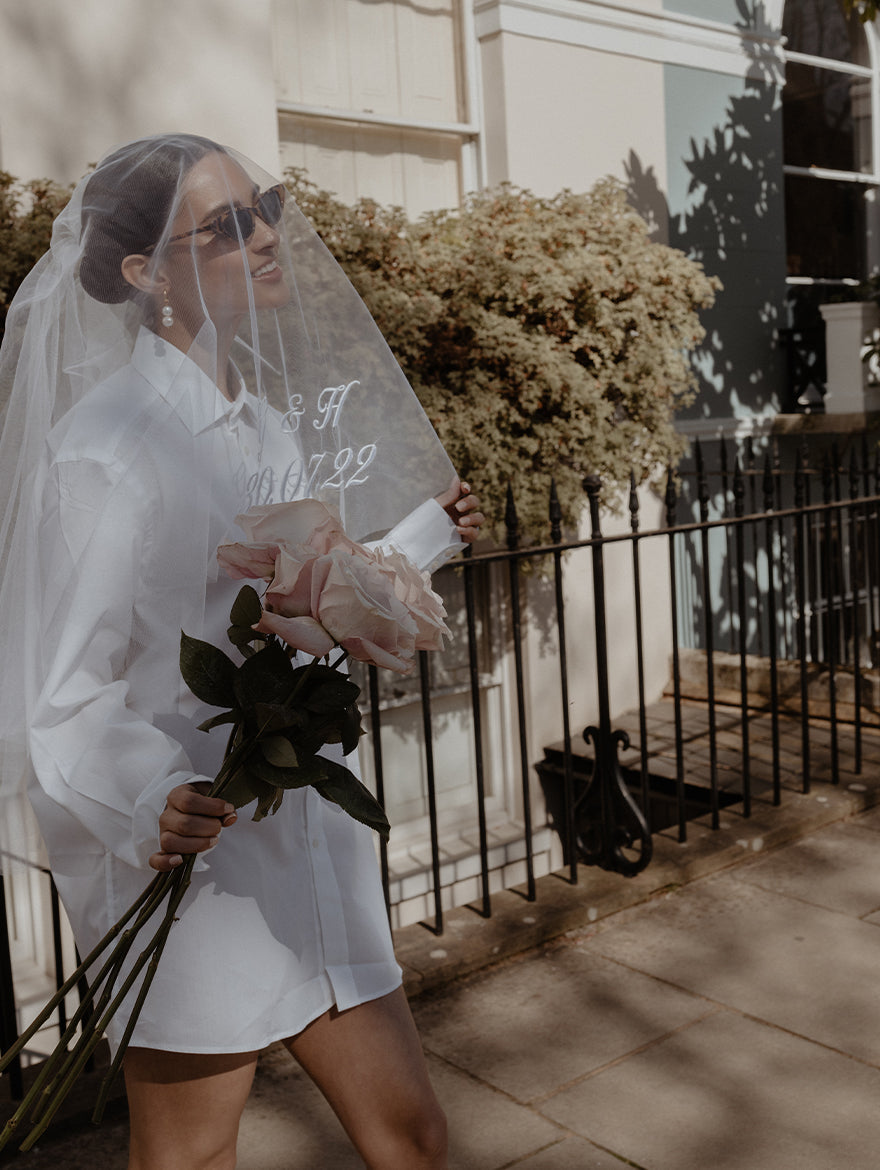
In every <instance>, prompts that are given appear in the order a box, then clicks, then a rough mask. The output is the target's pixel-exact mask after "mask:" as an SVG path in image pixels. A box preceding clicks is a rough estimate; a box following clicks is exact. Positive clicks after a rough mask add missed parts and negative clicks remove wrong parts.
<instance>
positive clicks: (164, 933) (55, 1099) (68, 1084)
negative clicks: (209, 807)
mask: <svg viewBox="0 0 880 1170" xmlns="http://www.w3.org/2000/svg"><path fill="white" fill-rule="evenodd" d="M190 856H194V855H190ZM191 868H192V867H191V866H190V867H189V869H190V871H191ZM179 872H180V871H179V870H178V871H176V872H175V876H177V873H179ZM188 884H189V883H188V881H187V882H183V881H182V880H181V881H179V882H178V884H177V888H175V890H174V892H173V893H172V896H171V900H170V901H169V904H168V907H167V909H166V911H165V915H164V917H163V919H162V922H161V924H160V926H159V928H158V930H157V931H156V933H155V934H154V935H153V937H152V938H151V939H150V942H149V943H148V944H147V946H146V947H145V948H144V949H143V950H142V951H141V953H140V954H139V955H138V957H137V960H136V961H135V963H134V966H133V967H132V969H131V971H129V973H128V975H127V976H126V978H125V980H124V982H123V984H122V986H121V987H120V989H119V990H118V991H117V992H116V995H115V996H114V997H113V999H112V1000H111V1002H110V1003H109V1005H107V1006H106V1007H105V1010H104V1013H103V1015H102V1016H101V1018H100V1020H98V1022H97V1024H95V1025H94V1028H93V1029H92V1033H91V1035H90V1036H89V1037H88V1039H87V1041H85V1038H84V1037H80V1041H79V1043H78V1044H77V1045H76V1048H75V1049H74V1052H73V1053H72V1054H71V1055H72V1056H73V1057H74V1059H73V1060H69V1061H67V1062H66V1063H65V1070H66V1071H65V1073H64V1079H63V1081H62V1082H61V1084H60V1085H58V1086H57V1088H54V1089H53V1090H52V1096H51V1100H50V1101H48V1102H47V1104H46V1106H45V1107H44V1108H42V1109H41V1110H40V1113H39V1117H40V1120H39V1123H38V1124H37V1125H36V1126H35V1127H34V1129H32V1130H31V1132H30V1133H29V1134H28V1136H27V1138H26V1139H25V1141H24V1142H22V1145H21V1149H22V1151H23V1152H24V1151H27V1150H29V1149H31V1147H32V1146H33V1145H34V1143H35V1142H37V1141H38V1140H39V1138H40V1137H41V1136H42V1134H43V1133H45V1131H46V1129H47V1128H48V1126H49V1123H50V1122H51V1120H52V1118H53V1117H54V1116H55V1114H56V1113H57V1111H58V1109H59V1107H60V1105H61V1103H62V1101H63V1100H64V1099H65V1097H66V1096H67V1094H68V1093H69V1092H70V1090H71V1089H72V1088H73V1086H74V1085H75V1084H76V1081H77V1078H78V1077H79V1075H80V1073H81V1072H82V1070H83V1068H84V1067H85V1065H86V1062H87V1061H88V1060H89V1058H90V1057H91V1055H92V1053H93V1052H94V1050H95V1048H96V1047H97V1046H98V1044H99V1043H100V1040H101V1037H102V1036H103V1034H104V1031H105V1029H106V1027H107V1024H108V1023H109V1022H110V1020H111V1019H112V1018H113V1016H114V1015H115V1014H116V1012H117V1011H118V1010H119V1007H120V1005H121V1003H122V1001H123V1000H124V999H125V997H126V996H127V995H128V993H129V991H130V990H131V988H132V987H133V986H134V983H135V981H136V980H137V978H138V976H139V975H140V973H141V971H142V970H143V969H144V967H145V966H146V964H147V963H148V961H149V960H150V958H151V956H152V955H153V953H154V952H155V951H157V950H158V951H159V952H160V953H161V950H162V947H164V945H165V940H166V939H167V937H168V933H169V931H170V929H171V927H172V925H173V923H174V920H175V914H176V912H177V908H178V906H179V905H180V901H181V899H182V898H183V895H184V893H185V892H186V888H187V885H188ZM84 1041H85V1042H84Z"/></svg>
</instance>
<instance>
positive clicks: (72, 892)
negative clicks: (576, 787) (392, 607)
mask: <svg viewBox="0 0 880 1170" xmlns="http://www.w3.org/2000/svg"><path fill="white" fill-rule="evenodd" d="M256 405H257V404H256V401H255V400H254V399H253V398H252V397H251V396H250V395H249V394H248V393H247V392H245V391H244V390H242V391H241V392H240V393H239V395H238V396H237V398H236V400H235V402H230V401H228V400H227V399H226V398H224V397H223V396H222V395H221V394H220V393H219V391H218V390H217V388H216V387H215V386H214V385H213V383H212V382H210V381H209V379H207V378H206V377H205V375H204V374H203V373H202V372H201V371H200V370H199V369H198V367H197V366H196V365H195V364H194V363H193V362H191V361H190V359H189V358H187V357H186V356H185V355H184V354H182V353H181V352H180V351H178V350H176V349H174V348H173V347H171V346H169V345H167V344H166V343H164V342H162V341H161V340H160V339H158V338H157V337H156V336H155V335H154V334H152V333H149V332H147V331H142V332H141V334H140V336H139V338H138V340H137V343H136V345H135V348H134V351H133V355H132V360H131V363H130V365H128V366H126V367H124V368H123V369H122V370H121V371H120V372H119V373H118V374H117V375H115V376H114V377H113V378H111V379H109V380H108V381H107V382H105V383H103V384H102V385H99V386H97V387H96V388H95V389H94V390H93V391H92V392H91V393H90V394H89V395H87V396H86V398H84V399H83V400H82V402H81V403H80V404H79V405H78V406H77V407H76V408H74V409H73V410H72V411H70V412H69V413H68V415H67V417H66V418H65V419H64V420H63V421H62V424H60V426H59V427H58V428H56V431H55V432H53V434H52V435H51V436H50V440H49V445H50V457H49V460H48V464H47V471H46V476H45V490H44V492H43V512H42V523H41V529H40V549H41V576H42V579H43V581H44V586H43V590H42V593H43V596H42V606H43V615H44V621H45V625H46V629H47V630H50V631H51V630H57V634H52V636H51V637H48V638H47V639H46V643H47V650H46V651H45V652H44V656H43V657H44V661H43V662H42V663H40V664H39V666H38V670H39V672H40V674H41V679H42V685H41V689H40V693H39V698H38V700H37V703H36V709H35V711H34V715H33V718H32V720H31V726H30V751H31V760H32V765H33V772H34V779H33V782H32V786H31V791H30V796H31V803H32V804H33V806H34V810H35V812H36V814H37V818H38V821H39V823H40V828H41V831H42V834H43V837H44V840H45V842H46V846H47V849H48V852H49V857H50V864H51V868H52V872H53V875H54V878H55V882H56V884H57V887H58V890H59V893H60V895H61V898H62V901H63V902H64V905H65V908H66V910H67V912H68V916H69V918H70V921H71V924H72V927H73V930H74V935H75V937H76V940H77V945H78V947H79V950H80V953H81V954H83V955H85V954H87V953H88V952H89V951H90V950H91V949H92V947H93V946H94V944H95V943H96V942H97V940H98V939H99V938H100V937H101V936H102V935H103V934H104V933H105V932H106V931H107V929H108V928H109V927H110V926H111V925H112V924H113V923H114V922H115V921H116V920H117V919H118V918H119V917H120V915H121V914H122V912H123V911H124V910H125V909H126V908H127V907H128V906H129V904H130V903H131V902H132V901H133V900H134V899H135V898H136V897H137V896H138V894H140V892H141V891H142V890H143V889H144V887H145V886H146V885H147V883H148V882H149V881H150V880H151V878H152V877H153V876H155V875H154V871H152V870H151V869H150V868H149V867H148V865H147V858H148V857H149V855H150V854H151V853H153V852H155V850H156V849H157V848H158V817H159V814H160V813H161V811H162V809H163V808H164V806H165V799H166V796H167V793H168V792H169V791H170V790H171V789H172V788H173V787H175V786H176V785H178V784H182V783H185V782H188V781H192V780H199V779H213V777H214V775H215V774H216V772H217V770H218V768H219V766H220V763H221V761H222V757H223V751H224V748H225V739H226V732H227V731H228V729H224V728H223V727H220V728H218V729H216V730H215V731H213V732H211V733H210V734H206V733H204V732H200V731H198V730H197V729H196V725H197V724H198V723H200V722H202V721H203V720H204V719H206V718H208V717H210V716H211V715H213V714H216V713H217V711H216V709H214V708H208V707H206V706H204V705H203V704H201V703H200V702H199V701H198V700H196V699H195V698H194V697H193V696H192V695H191V694H190V693H189V692H188V690H187V688H186V686H185V684H184V683H183V681H182V679H181V678H180V674H179V668H178V665H177V654H178V648H179V638H180V629H181V627H183V628H184V629H186V631H187V633H192V634H194V635H195V636H199V637H202V638H204V639H205V640H207V641H210V642H212V643H213V644H214V645H216V646H219V647H221V648H222V649H224V650H225V651H226V652H227V653H229V654H230V655H231V656H233V657H234V656H235V651H234V650H232V648H231V647H230V646H229V643H228V642H227V640H226V633H225V631H226V627H227V625H228V624H229V610H230V606H231V604H232V601H233V600H234V598H235V596H236V594H237V592H238V590H239V588H240V587H241V585H242V582H239V581H231V580H229V579H227V578H226V577H224V576H221V575H220V574H219V573H218V570H217V567H216V559H215V551H216V547H217V545H218V544H220V543H222V542H223V541H226V540H230V539H232V540H234V539H237V538H240V534H239V533H238V530H237V529H236V528H235V527H234V524H233V517H234V515H235V514H236V512H237V511H239V510H240V503H241V488H242V476H243V475H244V476H245V479H247V477H248V476H249V475H250V474H251V470H252V469H251V467H250V465H249V462H248V461H249V459H251V458H254V459H255V458H256V453H257V451H258V449H260V448H262V453H263V456H262V458H263V463H262V476H261V488H260V491H261V498H260V500H259V502H261V503H264V502H271V499H272V484H276V485H277V484H280V483H281V482H282V479H283V477H284V473H285V468H286V466H287V465H288V464H289V461H290V452H291V442H292V439H291V436H290V435H289V434H286V433H284V431H283V429H282V428H280V427H279V428H277V433H276V434H269V435H267V434H266V433H265V430H264V429H263V430H261V429H260V424H259V421H258V411H257V409H256ZM277 417H278V416H274V415H273V416H272V418H273V419H276V418H277ZM267 453H268V456H269V467H270V468H271V467H272V464H273V460H274V464H275V465H274V469H273V471H272V473H271V474H270V476H269V479H268V481H267V479H266V471H265V469H266V466H267V464H266V459H267ZM193 457H195V459H196V461H197V462H198V463H200V465H201V466H203V468H204V475H203V476H202V477H200V476H199V475H198V474H196V476H195V477H194V476H193V475H191V474H187V475H185V476H180V475H179V474H177V475H176V474H175V468H179V465H180V460H181V459H184V458H186V459H189V460H191V459H192V458H193ZM194 482H195V483H202V484H203V485H205V491H204V492H200V491H198V490H196V491H194V490H193V483H194ZM267 482H268V483H269V487H268V489H267V487H266V485H267ZM208 485H209V487H210V491H209V492H208ZM382 543H383V544H388V545H393V546H394V547H396V548H398V549H399V550H400V551H401V552H403V553H405V554H406V555H407V556H409V558H410V559H411V560H412V561H414V562H415V563H416V564H418V565H419V566H420V567H423V568H428V567H433V566H434V565H436V564H437V563H439V562H441V561H442V560H444V559H445V558H446V556H447V555H449V553H450V552H451V551H454V550H455V549H456V548H458V547H460V542H459V540H458V537H457V534H456V532H455V528H454V525H453V524H452V522H451V521H450V520H449V518H448V517H447V515H446V513H445V512H444V511H443V509H442V508H441V507H440V506H439V505H438V504H437V503H436V501H433V500H430V501H427V502H425V503H423V504H422V505H421V506H420V507H418V508H417V509H416V510H415V512H414V513H412V514H411V515H410V516H409V517H407V519H406V520H404V521H403V522H402V523H401V524H400V525H398V526H397V528H395V529H394V530H393V531H392V533H390V534H389V535H388V537H386V538H384V539H383V541H382ZM71 565H75V566H76V569H75V581H73V583H71ZM199 581H201V582H205V584H203V585H200V584H199ZM194 596H197V597H198V599H199V604H198V605H195V606H193V604H192V600H191V599H192V598H193V597H194ZM62 598H63V601H62ZM202 606H203V608H202ZM334 750H337V751H338V749H333V748H328V749H326V751H327V752H328V754H330V753H332V752H333V751H334ZM336 758H339V759H341V756H339V755H337V756H336ZM346 763H347V765H348V766H349V767H350V768H351V769H352V770H353V771H354V772H355V773H356V774H357V760H356V757H355V756H354V755H353V756H350V757H348V758H347V760H346ZM253 807H254V806H249V807H246V808H244V809H242V810H240V812H239V819H238V822H237V823H236V824H235V825H234V826H231V827H230V828H228V829H225V830H223V832H222V834H221V836H220V840H219V842H218V844H217V846H215V847H214V848H213V849H212V850H210V851H209V852H208V853H206V854H202V855H200V858H199V860H198V861H197V863H196V866H195V869H194V872H193V878H192V885H191V887H190V889H189V891H188V892H187V894H186V897H185V900H184V902H183V905H182V909H181V912H180V914H179V921H177V922H176V923H175V925H174V926H173V928H172V930H171V935H170V938H169V940H168V943H167V946H166V948H165V951H164V954H163V956H162V959H161V962H160V964H159V967H158V972H157V975H156V978H155V980H154V983H153V986H152V988H151V990H150V993H149V995H148V997H147V1000H146V1003H145V1005H144V1007H143V1009H142V1011H141V1014H140V1017H139V1019H138V1022H137V1025H136V1027H135V1030H134V1033H133V1036H132V1038H131V1043H132V1044H133V1045H138V1046H144V1047H150V1048H159V1049H165V1050H169V1051H179V1052H205V1053H218V1052H248V1051H254V1050H258V1049H260V1048H263V1047H265V1046H266V1045H267V1044H269V1043H271V1042H272V1041H274V1040H277V1039H281V1038H284V1037H288V1036H292V1035H295V1034H296V1033H297V1032H299V1031H301V1030H302V1029H303V1028H305V1027H306V1025H307V1024H308V1023H309V1022H310V1021H311V1020H313V1019H315V1018H316V1017H317V1016H319V1015H321V1014H322V1013H323V1012H325V1011H326V1010H327V1009H328V1008H330V1007H331V1006H333V1005H334V1004H335V1005H336V1006H337V1007H338V1008H339V1009H340V1010H345V1009H347V1008H350V1007H352V1006H354V1005H355V1004H358V1003H361V1002H364V1001H366V1000H370V999H373V998H376V997H378V996H381V995H384V994H386V993H387V992H390V991H392V990H393V989H394V988H396V987H397V986H398V985H399V983H400V969H399V967H398V966H397V963H396V962H395V959H394V954H393V950H392V944H391V937H390V931H389V928H388V922H387V917H386V912H385V907H384V902H383V896H382V888H381V882H380V879H379V873H378V866H377V862H376V850H375V843H374V836H373V834H372V832H371V831H370V830H369V829H367V828H365V827H364V826H362V825H360V824H357V823H356V822H355V821H353V820H352V819H351V818H350V817H349V816H348V815H347V814H346V813H344V812H343V811H342V810H341V809H339V808H338V807H337V806H336V805H334V804H331V803H329V802H328V801H326V800H324V799H323V798H322V797H321V796H319V795H318V794H317V792H315V790H314V789H313V788H304V789H295V790H292V791H288V792H287V793H285V796H284V800H283V803H282V806H281V808H280V810H279V812H278V813H276V814H275V815H274V816H270V817H267V818H266V819H264V820H263V821H261V822H259V823H256V824H255V823H254V822H253V821H252V820H251V819H250V817H251V815H252V811H253ZM158 921H159V918H158V917H156V918H155V919H154V920H153V922H154V926H153V929H155V925H158ZM151 933H152V931H151V930H150V928H149V927H148V928H147V931H145V932H144V935H143V938H144V939H146V938H148V937H149V934H151ZM137 950H138V948H137V947H136V948H135V952H134V954H136V953H137ZM134 954H133V955H132V959H133V957H134ZM130 961H131V960H129V963H130ZM126 969H127V967H126ZM132 998H133V993H132V995H130V996H129V998H128V1000H127V1001H126V1003H125V1004H123V1007H122V1010H121V1011H120V1012H119V1013H118V1014H117V1016H116V1017H115V1019H114V1021H113V1022H112V1023H111V1026H110V1028H109V1029H108V1038H109V1040H110V1043H111V1047H114V1048H115V1047H116V1045H117V1044H118V1042H119V1040H120V1038H121V1035H122V1031H123V1029H124V1026H125V1023H126V1021H127V1018H128V1010H127V1008H128V1007H129V1005H130V1003H131V1000H132Z"/></svg>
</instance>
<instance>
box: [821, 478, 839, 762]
mask: <svg viewBox="0 0 880 1170" xmlns="http://www.w3.org/2000/svg"><path fill="white" fill-rule="evenodd" d="M833 499H834V483H833V478H832V469H831V464H830V461H829V460H828V459H827V458H826V460H825V463H824V464H823V467H822V500H823V502H824V504H825V508H824V509H823V516H822V530H823V533H824V539H825V547H824V556H823V557H822V573H823V578H824V586H825V589H824V596H825V598H826V599H827V600H826V605H825V629H826V632H827V642H826V646H825V661H826V664H827V666H828V709H829V715H830V717H831V782H832V783H833V784H839V783H840V771H839V763H840V756H839V750H838V748H839V745H838V737H837V610H836V609H835V608H834V606H833V605H832V598H833V597H834V596H836V595H838V593H837V585H838V582H837V579H836V578H837V558H836V557H835V556H834V555H833V550H834V548H835V544H834V531H835V523H834V521H835V519H836V510H835V509H833V508H832V507H831V504H832V502H833Z"/></svg>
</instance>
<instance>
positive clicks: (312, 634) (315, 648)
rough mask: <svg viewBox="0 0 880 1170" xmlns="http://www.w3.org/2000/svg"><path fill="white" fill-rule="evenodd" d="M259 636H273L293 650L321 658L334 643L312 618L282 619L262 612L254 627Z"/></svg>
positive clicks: (276, 615) (278, 615)
mask: <svg viewBox="0 0 880 1170" xmlns="http://www.w3.org/2000/svg"><path fill="white" fill-rule="evenodd" d="M254 629H255V630H257V632H258V633H260V634H275V636H276V637H278V638H280V639H281V640H282V641H283V642H286V643H287V645H288V646H290V647H291V648H292V649H294V650H304V651H305V652H306V654H314V655H315V657H316V658H323V656H324V655H325V654H329V653H330V651H331V650H332V649H333V647H334V646H335V645H336V643H335V642H334V641H333V639H332V638H331V636H330V635H329V634H328V633H327V631H326V630H325V629H324V627H323V626H322V625H321V623H320V622H317V621H315V619H314V618H313V617H282V616H281V614H277V613H270V612H269V611H268V610H264V611H263V616H262V617H261V618H260V620H259V622H257V624H256V625H255V626H254Z"/></svg>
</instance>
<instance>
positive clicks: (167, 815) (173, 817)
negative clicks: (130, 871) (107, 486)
mask: <svg viewBox="0 0 880 1170" xmlns="http://www.w3.org/2000/svg"><path fill="white" fill-rule="evenodd" d="M208 787H209V785H208V784H206V783H205V782H204V781H200V782H199V783H196V784H180V785H178V787H177V788H173V789H172V790H171V792H169V793H168V797H167V800H166V804H165V810H164V812H163V813H162V815H161V816H160V817H159V845H160V846H161V849H160V851H159V852H158V853H154V854H153V855H152V856H151V857H150V859H149V863H150V865H151V866H152V868H153V869H155V870H158V871H159V872H160V873H167V872H168V871H169V870H172V869H175V868H176V867H177V866H178V865H180V864H181V863H182V861H183V857H184V855H185V854H188V853H204V852H205V850H206V849H212V848H213V847H214V846H215V845H216V844H217V842H218V840H219V839H220V831H221V829H223V828H227V827H228V826H229V825H234V824H235V822H236V820H237V819H238V817H237V814H236V812H235V808H234V806H233V805H231V804H230V803H229V802H228V801H226V800H224V799H223V798H222V797H217V796H207V795H206V794H205V791H204V790H205V789H206V788H208Z"/></svg>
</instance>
